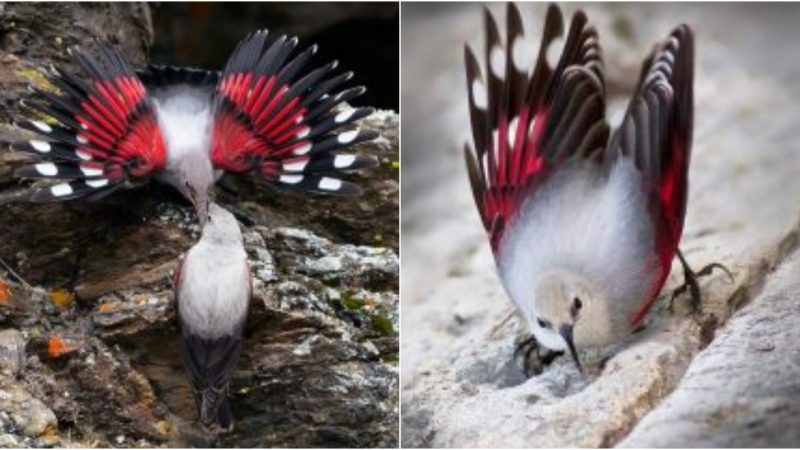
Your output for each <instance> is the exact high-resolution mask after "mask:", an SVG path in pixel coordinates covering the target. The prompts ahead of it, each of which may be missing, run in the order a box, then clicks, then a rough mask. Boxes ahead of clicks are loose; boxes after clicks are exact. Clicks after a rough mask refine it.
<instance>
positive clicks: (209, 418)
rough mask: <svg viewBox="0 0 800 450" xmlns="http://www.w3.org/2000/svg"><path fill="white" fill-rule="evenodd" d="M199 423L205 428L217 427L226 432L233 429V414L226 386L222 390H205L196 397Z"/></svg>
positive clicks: (211, 388)
mask: <svg viewBox="0 0 800 450" xmlns="http://www.w3.org/2000/svg"><path fill="white" fill-rule="evenodd" d="M197 397H198V399H197V406H198V409H199V410H200V421H201V422H202V423H203V425H205V426H206V427H210V428H211V427H218V428H221V429H223V430H226V431H230V430H231V429H233V414H232V413H231V404H230V401H229V400H228V386H227V385H226V386H224V387H223V388H222V389H217V388H213V387H210V388H207V389H204V390H202V391H201V392H199V393H198V395H197Z"/></svg>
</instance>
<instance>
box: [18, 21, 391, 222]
mask: <svg viewBox="0 0 800 450" xmlns="http://www.w3.org/2000/svg"><path fill="white" fill-rule="evenodd" d="M297 45H298V40H297V38H291V39H289V38H287V37H286V36H280V37H276V38H274V39H268V33H267V31H266V30H264V31H258V32H255V33H253V34H251V35H249V36H248V37H246V38H245V39H244V40H243V41H242V42H240V43H239V45H238V46H237V47H236V50H235V51H234V52H233V55H232V56H231V57H230V59H229V60H228V63H227V65H226V66H225V68H224V69H223V70H222V72H206V71H201V70H195V69H181V68H174V67H154V66H151V67H149V68H148V69H147V70H145V71H144V72H142V73H139V74H137V73H136V72H134V71H133V69H132V68H131V66H130V65H129V64H128V63H127V62H126V61H125V59H124V58H123V57H122V55H120V54H119V53H118V52H116V51H115V50H113V49H112V48H110V47H108V46H106V45H102V44H99V45H98V46H97V47H98V50H97V52H96V54H95V55H92V54H90V53H89V52H86V51H83V50H81V49H78V48H71V49H70V54H71V55H72V56H73V57H74V58H75V59H76V60H77V62H78V63H79V64H80V66H81V67H82V69H83V71H84V73H83V74H81V76H78V75H77V74H71V73H68V72H67V71H64V70H61V69H57V68H55V67H50V68H49V69H47V70H44V74H45V76H46V77H47V79H48V80H49V81H50V83H51V84H52V86H53V87H55V88H56V89H57V90H58V92H57V93H54V92H52V91H51V90H49V89H39V88H35V87H32V91H33V95H32V96H31V98H29V99H26V100H24V101H23V104H24V105H26V106H29V107H30V108H32V109H34V110H36V111H38V112H40V113H43V114H45V115H46V116H49V117H50V118H52V119H53V120H52V121H48V122H44V121H39V120H27V119H20V120H18V121H16V124H17V126H19V127H21V128H24V129H27V130H30V131H32V132H34V133H37V134H39V135H41V136H42V137H43V139H34V140H28V141H21V142H16V143H13V144H12V149H14V150H18V151H23V152H28V153H34V154H37V155H40V156H41V157H42V162H40V163H38V164H34V165H30V166H25V167H22V168H20V169H19V170H18V171H17V175H18V176H19V177H22V178H33V179H38V178H47V179H58V180H62V181H61V182H58V183H56V184H52V185H50V186H47V187H44V188H39V189H35V190H33V191H32V193H31V195H30V199H32V200H34V201H54V200H68V199H75V198H85V199H98V198H102V197H104V196H106V195H108V194H110V193H112V192H113V191H115V190H116V189H118V188H120V187H122V186H125V185H126V184H128V182H136V181H141V180H144V179H146V178H148V177H150V176H153V177H155V178H157V179H159V180H161V181H163V182H166V183H169V184H171V185H172V186H174V187H175V188H176V189H178V190H179V191H180V192H181V193H182V194H183V196H184V197H186V198H187V199H188V200H189V201H191V202H192V203H193V204H194V205H195V207H196V209H197V211H198V215H199V217H200V220H201V222H202V221H203V220H205V215H206V214H205V209H206V208H207V203H208V191H209V188H210V186H211V185H213V184H214V183H215V182H216V180H217V179H219V177H220V176H221V175H222V174H223V172H233V173H247V174H252V175H253V176H255V177H256V179H257V180H259V181H261V182H263V183H264V184H267V185H270V186H273V187H276V188H279V189H288V190H305V191H315V192H321V193H328V194H338V195H351V194H358V193H359V192H360V189H359V188H358V186H356V185H354V184H352V183H349V182H346V181H343V180H340V179H339V178H336V175H337V174H341V173H342V172H346V171H350V170H355V169H361V168H366V167H370V166H373V165H375V164H376V161H375V159H374V158H372V157H368V156H359V155H354V154H346V153H337V151H338V150H341V149H344V148H347V147H350V146H352V145H354V144H357V143H359V142H363V141H367V140H371V139H374V138H375V137H377V134H376V133H374V132H370V131H359V130H358V129H349V130H346V131H343V130H342V127H345V126H346V125H348V124H351V123H352V122H354V121H356V120H358V119H361V118H363V117H365V116H367V115H369V114H370V113H371V112H372V109H371V108H355V109H353V108H349V107H344V105H343V103H344V102H347V101H349V100H352V99H353V98H355V97H357V96H358V95H360V94H362V93H363V92H364V91H365V88H363V87H354V88H350V89H345V90H341V91H338V92H335V90H336V89H337V88H339V87H340V86H341V85H342V84H343V83H344V82H345V81H347V80H349V79H350V78H351V77H352V72H345V73H339V74H337V73H336V67H337V63H336V61H333V62H331V63H328V64H325V65H323V66H320V67H317V68H315V69H313V70H308V69H307V66H308V65H309V62H310V61H311V59H312V57H313V55H314V54H315V52H316V50H317V46H316V45H313V46H311V47H309V48H307V49H305V50H303V51H295V49H296V48H297Z"/></svg>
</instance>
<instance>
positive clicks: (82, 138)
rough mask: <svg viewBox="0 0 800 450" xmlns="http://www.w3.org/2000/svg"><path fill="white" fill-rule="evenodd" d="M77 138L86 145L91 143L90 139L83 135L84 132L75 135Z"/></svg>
mask: <svg viewBox="0 0 800 450" xmlns="http://www.w3.org/2000/svg"><path fill="white" fill-rule="evenodd" d="M75 139H77V140H78V143H79V144H81V145H86V144H88V143H89V140H88V139H86V138H85V137H83V135H82V134H79V135H77V136H75Z"/></svg>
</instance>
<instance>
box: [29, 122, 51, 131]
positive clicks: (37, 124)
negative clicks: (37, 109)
mask: <svg viewBox="0 0 800 450" xmlns="http://www.w3.org/2000/svg"><path fill="white" fill-rule="evenodd" d="M31 123H32V124H33V126H35V127H36V128H38V129H39V131H43V132H45V133H50V132H52V131H53V127H51V126H50V125H48V124H46V123H44V122H40V121H38V120H31Z"/></svg>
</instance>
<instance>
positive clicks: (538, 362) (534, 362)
mask: <svg viewBox="0 0 800 450" xmlns="http://www.w3.org/2000/svg"><path fill="white" fill-rule="evenodd" d="M563 354H564V352H560V351H554V350H545V351H544V353H542V349H541V347H540V346H539V343H538V342H536V337H535V336H533V335H530V336H529V337H528V338H526V339H524V340H523V341H521V342H519V343H518V344H517V346H516V348H515V349H514V357H513V358H514V362H517V360H518V359H519V358H520V357H521V359H522V361H521V364H519V365H520V366H521V368H522V372H523V373H524V374H525V376H526V377H528V378H531V377H533V376H536V375H539V374H541V373H542V371H543V370H544V368H545V367H547V366H549V365H550V364H552V363H553V361H554V360H555V359H556V358H558V357H559V356H561V355H563Z"/></svg>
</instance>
